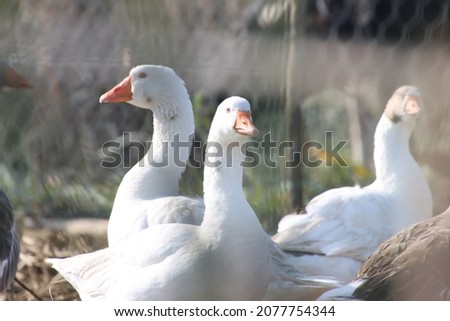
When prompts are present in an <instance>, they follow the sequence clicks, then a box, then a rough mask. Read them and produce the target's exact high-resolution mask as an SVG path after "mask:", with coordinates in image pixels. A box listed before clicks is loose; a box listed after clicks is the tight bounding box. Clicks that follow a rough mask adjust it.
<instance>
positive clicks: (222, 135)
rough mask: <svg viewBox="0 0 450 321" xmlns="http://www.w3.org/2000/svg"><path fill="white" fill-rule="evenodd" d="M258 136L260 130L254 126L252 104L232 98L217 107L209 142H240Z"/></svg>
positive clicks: (239, 98)
mask: <svg viewBox="0 0 450 321" xmlns="http://www.w3.org/2000/svg"><path fill="white" fill-rule="evenodd" d="M257 134H258V129H257V128H256V126H255V125H254V124H253V120H252V115H251V110H250V103H249V102H248V101H247V99H245V98H242V97H238V96H232V97H229V98H227V99H225V100H224V101H223V102H222V103H221V104H220V105H219V106H218V107H217V110H216V113H215V115H214V119H213V121H212V123H211V129H210V135H209V139H208V141H217V142H221V143H231V142H236V141H237V142H239V141H246V140H247V137H249V136H256V135H257Z"/></svg>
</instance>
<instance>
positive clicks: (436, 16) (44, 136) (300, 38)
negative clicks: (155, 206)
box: [0, 0, 450, 230]
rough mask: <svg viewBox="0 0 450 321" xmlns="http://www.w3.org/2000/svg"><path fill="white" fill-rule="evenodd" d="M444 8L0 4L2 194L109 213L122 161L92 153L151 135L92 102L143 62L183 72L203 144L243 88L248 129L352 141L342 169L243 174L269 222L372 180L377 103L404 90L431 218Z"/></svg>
mask: <svg viewBox="0 0 450 321" xmlns="http://www.w3.org/2000/svg"><path fill="white" fill-rule="evenodd" d="M449 5H450V2H449V1H437V0H412V1H411V0H408V1H406V0H405V1H401V0H397V1H395V0H394V1H385V0H378V1H377V0H340V1H337V0H336V1H333V0H309V1H294V0H279V1H276V0H265V1H263V0H259V1H258V0H255V1H250V0H233V1H223V2H222V1H221V2H218V1H209V0H196V1H179V0H176V1H175V0H162V1H154V0H150V1H142V0H135V1H133V2H111V1H103V0H89V1H87V0H71V1H69V0H58V1H57V0H43V1H39V2H36V1H31V0H20V1H12V0H4V1H1V2H0V38H1V39H2V40H1V42H0V57H1V59H2V60H5V61H7V62H9V63H11V64H12V65H14V67H15V68H16V69H18V70H19V71H20V72H21V73H22V74H24V75H26V76H27V77H28V79H29V80H30V81H31V82H32V83H33V84H34V89H33V90H31V91H5V90H3V91H2V93H1V94H0V115H1V116H0V122H1V128H0V131H1V136H0V140H1V144H2V147H3V148H2V153H1V155H0V173H1V175H0V185H1V188H2V189H3V190H5V192H7V193H8V195H9V196H10V197H11V199H12V200H13V202H14V203H15V204H16V208H17V210H18V212H19V213H24V214H30V213H34V214H35V215H36V216H38V217H55V216H64V217H67V216H86V215H87V216H92V215H93V216H100V217H105V218H107V217H108V216H109V211H110V208H111V206H112V201H113V199H114V195H115V191H116V188H117V186H118V184H119V182H120V179H121V177H122V176H123V174H124V173H125V171H126V170H125V169H120V168H119V169H114V170H113V169H103V168H100V167H99V164H100V161H101V159H102V153H101V146H102V145H103V143H105V142H106V141H108V140H116V139H117V140H120V138H121V135H123V132H133V133H134V134H135V135H136V136H135V137H138V139H140V140H149V139H150V137H151V132H152V115H151V113H150V112H148V111H145V110H139V109H137V108H133V107H131V106H129V105H126V104H120V105H117V106H114V105H100V104H99V103H98V98H99V96H100V95H101V94H102V93H103V92H104V91H105V90H107V89H109V88H110V87H111V86H112V85H114V84H115V83H116V82H117V81H118V80H120V79H122V78H123V77H124V76H125V75H126V74H127V73H128V71H129V69H130V68H131V67H132V66H134V65H137V64H144V63H150V64H163V65H167V66H170V67H172V68H173V69H174V70H175V71H176V72H177V73H178V74H179V75H180V76H181V77H182V78H183V79H184V80H185V81H186V84H187V87H188V90H189V92H190V93H191V97H192V99H193V101H194V105H195V112H196V117H197V119H196V122H197V135H198V136H199V137H200V138H202V139H205V137H206V135H207V131H208V128H209V122H210V120H211V118H212V116H213V114H214V110H215V107H216V106H217V104H218V103H219V102H220V100H221V99H223V98H224V97H226V96H227V95H242V96H244V97H247V98H249V99H250V100H251V102H252V104H253V110H254V112H253V113H254V117H255V121H256V123H257V125H258V126H259V127H260V129H261V130H262V132H263V133H265V132H269V131H271V133H272V135H273V137H274V138H276V139H277V140H279V141H281V140H286V139H290V140H293V141H296V142H298V143H300V142H302V141H304V140H311V139H314V140H318V141H322V140H323V138H324V133H325V132H326V131H333V132H334V133H335V139H337V140H339V139H342V140H349V141H350V142H349V144H347V146H346V149H345V150H344V151H343V153H344V156H345V159H346V161H347V162H348V163H349V164H350V165H351V166H350V167H348V168H338V167H336V166H334V167H332V168H318V169H313V170H312V169H308V168H300V169H299V170H298V171H295V170H294V171H292V172H289V171H286V170H285V169H284V168H282V167H280V168H275V169H269V168H265V167H263V166H258V167H256V168H253V169H248V170H246V177H245V187H246V193H247V196H248V198H249V201H250V203H251V204H252V205H253V206H254V208H255V211H256V213H258V215H260V217H261V220H262V221H263V223H264V224H265V227H266V228H267V229H268V230H273V228H274V226H275V225H276V223H277V222H278V219H279V218H280V216H282V215H283V214H285V213H287V212H288V211H291V210H293V208H295V207H296V206H301V205H302V204H304V203H305V202H307V201H308V200H309V199H310V198H311V197H313V196H314V195H317V194H318V193H320V192H322V191H324V190H326V189H329V188H331V187H335V186H342V185H353V184H355V183H360V184H366V183H368V182H370V181H371V179H373V163H372V148H373V132H374V129H375V126H376V123H377V121H378V119H379V117H380V115H381V113H382V111H383V109H384V105H385V103H386V101H387V99H388V98H389V97H390V95H391V94H392V92H393V91H394V90H395V89H396V88H397V87H398V86H399V85H402V84H414V85H416V86H417V87H418V88H419V89H420V91H421V92H422V94H423V98H424V102H425V108H424V112H423V113H422V114H421V115H420V120H419V122H418V125H417V127H416V129H415V132H414V135H413V139H412V149H413V153H414V155H415V156H416V159H417V160H418V161H419V163H420V165H421V166H422V168H423V169H424V171H425V173H426V176H427V179H428V181H429V183H430V185H431V188H432V192H433V197H434V201H435V210H434V213H438V212H440V211H441V210H443V209H444V208H446V207H447V206H448V204H449V203H450V195H449V194H450V193H449V190H450V183H449V182H450V168H449V164H450V144H449V137H450V125H449V120H450V108H449V102H450V91H449V90H448V84H449V80H450V59H449V58H450V50H449V40H450V34H449V32H450V25H449ZM293 8H295V10H293ZM292 115H297V116H295V117H298V118H295V117H291V116H292ZM288 120H289V121H288ZM127 152H128V151H127V149H126V146H124V153H127ZM127 155H128V154H127ZM131 156H133V155H131ZM135 161H136V160H135ZM201 175H202V173H201V170H196V169H192V168H189V169H188V170H187V173H186V177H185V178H184V180H183V183H182V190H183V193H187V194H201ZM300 183H301V184H300Z"/></svg>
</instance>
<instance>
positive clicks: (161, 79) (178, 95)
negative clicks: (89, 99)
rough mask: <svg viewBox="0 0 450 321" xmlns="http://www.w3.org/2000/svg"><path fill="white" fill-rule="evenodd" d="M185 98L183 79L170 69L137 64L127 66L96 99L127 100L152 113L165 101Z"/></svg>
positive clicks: (105, 101)
mask: <svg viewBox="0 0 450 321" xmlns="http://www.w3.org/2000/svg"><path fill="white" fill-rule="evenodd" d="M186 98H187V99H188V100H189V95H188V93H187V90H186V87H185V85H184V82H183V80H182V79H181V78H180V77H178V75H177V74H176V73H175V72H174V71H173V70H172V69H171V68H168V67H164V66H156V65H140V66H137V67H134V68H133V69H131V71H130V74H129V75H128V76H127V77H125V79H123V80H122V81H121V82H120V83H119V84H117V85H116V86H114V87H113V88H112V89H111V90H109V91H108V92H106V93H105V94H103V95H102V96H101V97H100V102H101V103H112V102H127V103H129V104H132V105H134V106H136V107H140V108H146V109H150V110H152V111H154V112H155V111H157V109H158V108H159V107H160V106H161V105H163V104H165V103H167V102H169V101H173V100H185V99H186ZM189 107H190V106H189ZM190 108H191V107H190Z"/></svg>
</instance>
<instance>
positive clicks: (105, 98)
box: [100, 76, 133, 103]
mask: <svg viewBox="0 0 450 321" xmlns="http://www.w3.org/2000/svg"><path fill="white" fill-rule="evenodd" d="M132 99H133V93H132V92H131V77H130V76H128V77H126V78H125V79H124V80H122V81H121V82H120V83H119V84H117V85H116V86H114V87H113V88H112V89H111V90H109V91H108V92H106V93H104V94H103V95H101V97H100V102H101V103H120V102H127V101H130V100H132Z"/></svg>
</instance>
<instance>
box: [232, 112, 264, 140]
mask: <svg viewBox="0 0 450 321" xmlns="http://www.w3.org/2000/svg"><path fill="white" fill-rule="evenodd" d="M234 129H235V130H236V132H238V133H239V134H241V135H245V136H256V135H257V134H258V132H259V130H258V128H256V126H255V125H254V124H253V121H252V115H251V114H250V112H248V111H238V112H237V117H236V123H235V124H234Z"/></svg>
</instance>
